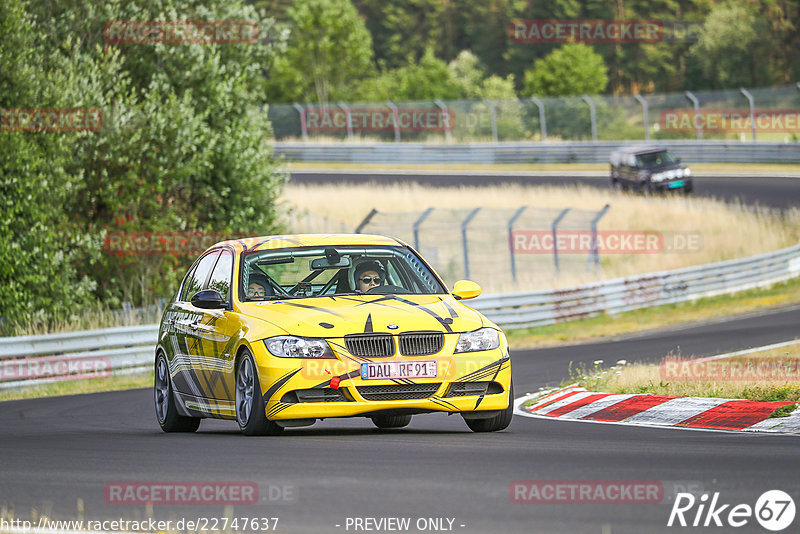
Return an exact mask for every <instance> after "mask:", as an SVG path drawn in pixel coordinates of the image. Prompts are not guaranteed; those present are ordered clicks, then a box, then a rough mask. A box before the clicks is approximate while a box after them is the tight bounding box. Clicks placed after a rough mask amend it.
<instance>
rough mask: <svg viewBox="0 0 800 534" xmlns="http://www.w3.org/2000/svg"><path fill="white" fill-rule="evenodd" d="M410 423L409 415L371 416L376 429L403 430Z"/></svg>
mask: <svg viewBox="0 0 800 534" xmlns="http://www.w3.org/2000/svg"><path fill="white" fill-rule="evenodd" d="M410 422H411V416H410V415H373V416H372V423H373V424H374V425H375V426H377V427H378V428H403V427H404V426H408V424H409V423H410Z"/></svg>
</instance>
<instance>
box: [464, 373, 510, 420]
mask: <svg viewBox="0 0 800 534" xmlns="http://www.w3.org/2000/svg"><path fill="white" fill-rule="evenodd" d="M512 417H514V385H513V384H512V385H511V390H510V391H509V394H508V408H506V409H505V410H503V411H502V412H500V413H499V414H497V415H495V416H494V417H490V418H488V419H464V422H465V423H467V426H468V427H469V429H470V430H472V431H473V432H498V431H500V430H505V429H506V428H508V425H510V424H511V418H512Z"/></svg>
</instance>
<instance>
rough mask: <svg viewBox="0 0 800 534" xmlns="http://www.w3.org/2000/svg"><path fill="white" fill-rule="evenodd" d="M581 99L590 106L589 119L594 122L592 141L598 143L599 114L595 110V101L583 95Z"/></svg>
mask: <svg viewBox="0 0 800 534" xmlns="http://www.w3.org/2000/svg"><path fill="white" fill-rule="evenodd" d="M581 98H582V99H583V101H584V102H586V103H587V104H589V118H590V119H591V121H592V141H595V142H597V114H596V113H595V109H594V100H592V99H591V98H589V95H581Z"/></svg>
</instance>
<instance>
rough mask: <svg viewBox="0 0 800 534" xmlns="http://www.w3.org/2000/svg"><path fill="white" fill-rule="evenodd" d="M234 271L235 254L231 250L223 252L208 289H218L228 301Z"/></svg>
mask: <svg viewBox="0 0 800 534" xmlns="http://www.w3.org/2000/svg"><path fill="white" fill-rule="evenodd" d="M232 271H233V253H232V252H231V251H230V250H223V251H222V253H221V254H220V256H219V260H217V265H216V267H214V271H213V272H212V273H211V278H210V279H209V281H208V289H216V290H217V291H219V292H220V294H221V295H222V296H223V297H224V298H225V300H228V299H229V298H230V290H231V276H232V275H231V273H232Z"/></svg>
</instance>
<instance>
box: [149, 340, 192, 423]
mask: <svg viewBox="0 0 800 534" xmlns="http://www.w3.org/2000/svg"><path fill="white" fill-rule="evenodd" d="M174 395H175V393H174V392H173V390H172V380H171V379H170V376H169V364H168V363H167V357H166V356H165V355H164V353H163V352H159V353H158V355H157V356H156V363H155V379H154V380H153V400H154V403H155V408H156V419H157V420H158V424H159V425H160V426H161V430H163V431H164V432H194V431H195V430H197V428H198V427H199V426H200V418H199V417H186V416H184V415H180V414H179V413H178V407H177V406H176V405H175V397H174Z"/></svg>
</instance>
